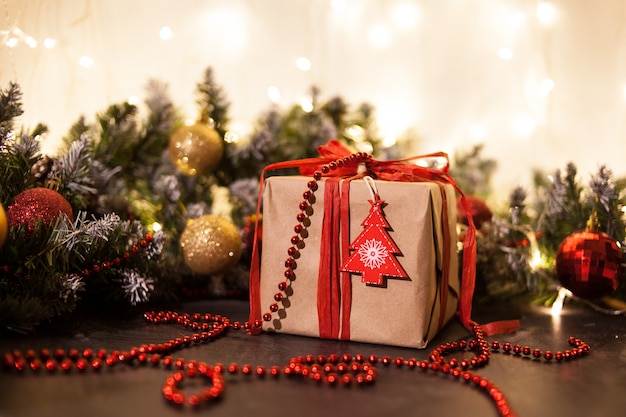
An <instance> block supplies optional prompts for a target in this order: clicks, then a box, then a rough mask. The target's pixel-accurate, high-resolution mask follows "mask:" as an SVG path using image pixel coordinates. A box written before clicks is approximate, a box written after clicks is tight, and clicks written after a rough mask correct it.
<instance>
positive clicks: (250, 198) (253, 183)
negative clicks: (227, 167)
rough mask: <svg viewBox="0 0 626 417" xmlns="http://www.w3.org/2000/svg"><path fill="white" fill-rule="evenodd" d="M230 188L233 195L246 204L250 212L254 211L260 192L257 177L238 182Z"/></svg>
mask: <svg viewBox="0 0 626 417" xmlns="http://www.w3.org/2000/svg"><path fill="white" fill-rule="evenodd" d="M229 188H230V193H231V195H232V196H233V197H234V198H237V199H239V200H240V201H242V202H244V204H245V206H246V208H247V210H248V211H254V209H255V208H256V204H257V194H258V190H259V180H258V179H257V178H256V177H254V178H244V179H240V180H236V181H234V182H233V183H232V184H231V185H230V187H229Z"/></svg>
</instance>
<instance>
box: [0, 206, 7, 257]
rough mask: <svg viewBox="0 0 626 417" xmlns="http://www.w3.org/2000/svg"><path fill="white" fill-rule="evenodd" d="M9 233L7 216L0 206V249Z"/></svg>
mask: <svg viewBox="0 0 626 417" xmlns="http://www.w3.org/2000/svg"><path fill="white" fill-rule="evenodd" d="M8 231H9V222H8V220H7V214H6V213H5V211H4V207H2V204H0V248H1V247H2V245H3V244H4V241H5V239H6V238H7V233H8Z"/></svg>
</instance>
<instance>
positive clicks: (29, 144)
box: [14, 134, 41, 159]
mask: <svg viewBox="0 0 626 417" xmlns="http://www.w3.org/2000/svg"><path fill="white" fill-rule="evenodd" d="M14 149H15V151H16V152H17V153H18V154H21V155H23V156H24V158H25V159H36V158H38V155H39V154H40V152H41V145H40V144H39V141H38V140H37V138H33V137H30V136H29V135H26V134H23V135H21V136H20V140H19V141H16V143H15V145H14Z"/></svg>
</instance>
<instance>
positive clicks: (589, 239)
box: [555, 230, 622, 299]
mask: <svg viewBox="0 0 626 417" xmlns="http://www.w3.org/2000/svg"><path fill="white" fill-rule="evenodd" d="M555 262H556V275H557V277H558V279H559V281H560V282H561V284H562V285H563V286H564V287H565V288H567V289H568V290H570V291H571V292H572V293H573V294H574V295H576V296H578V297H581V298H586V299H594V298H601V297H604V296H607V295H610V294H612V293H613V292H614V291H615V290H616V289H617V287H618V285H619V278H620V272H621V264H622V250H621V249H620V247H619V246H618V244H617V242H616V241H615V240H614V239H612V238H611V237H610V236H609V235H607V234H606V233H603V232H595V231H589V230H585V231H582V232H576V233H573V234H571V235H569V236H568V237H566V238H565V239H564V240H563V242H561V245H559V248H558V250H557V253H556V260H555Z"/></svg>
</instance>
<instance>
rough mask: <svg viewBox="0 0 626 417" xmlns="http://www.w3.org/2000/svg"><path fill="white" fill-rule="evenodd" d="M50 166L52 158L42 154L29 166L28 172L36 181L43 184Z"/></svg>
mask: <svg viewBox="0 0 626 417" xmlns="http://www.w3.org/2000/svg"><path fill="white" fill-rule="evenodd" d="M51 168H52V159H50V158H49V157H47V156H45V155H44V156H43V157H41V158H40V159H39V160H38V161H37V162H35V163H34V164H33V166H32V167H31V168H30V173H31V175H32V176H33V177H34V178H35V180H36V181H37V182H38V183H41V184H43V183H44V182H45V180H46V179H47V178H48V174H49V173H50V169H51Z"/></svg>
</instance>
